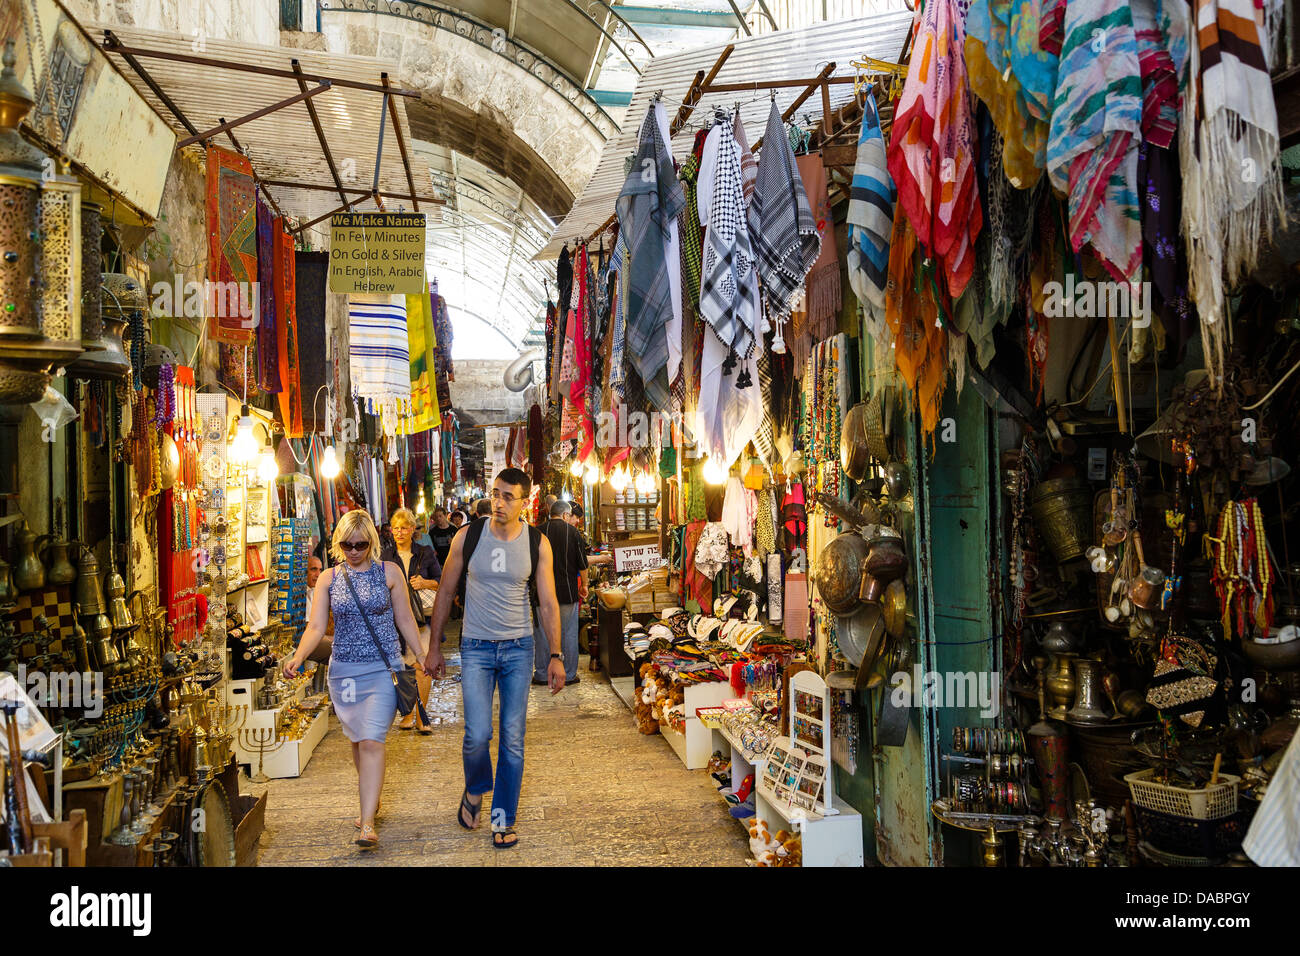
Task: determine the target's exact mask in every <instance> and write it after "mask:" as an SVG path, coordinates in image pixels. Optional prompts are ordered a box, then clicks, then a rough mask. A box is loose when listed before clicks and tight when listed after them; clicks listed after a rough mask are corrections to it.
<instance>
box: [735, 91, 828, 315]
mask: <svg viewBox="0 0 1300 956" xmlns="http://www.w3.org/2000/svg"><path fill="white" fill-rule="evenodd" d="M763 147H764V148H763V153H762V155H761V156H760V157H759V160H758V178H757V181H756V184H755V189H754V198H753V199H752V200H751V202H750V206H749V235H750V240H751V242H752V243H753V246H754V255H755V257H756V258H757V261H758V273H759V275H760V276H761V277H762V279H763V289H762V291H763V303H764V306H765V307H766V309H767V313H768V315H770V316H771V317H772V318H773V320H774V321H778V322H779V321H781V320H782V319H785V318H786V317H787V316H789V314H790V300H791V299H793V298H794V296H795V293H796V292H798V291H799V290H800V289H801V288H802V287H803V284H804V280H805V279H806V278H807V276H808V273H809V271H810V270H811V269H812V267H813V264H814V263H815V262H816V261H817V256H818V254H819V253H820V252H821V234H820V233H819V232H818V231H817V221H816V220H815V219H814V218H813V214H812V209H811V207H810V206H809V205H808V194H807V192H806V191H805V190H804V187H803V183H802V182H801V180H800V177H799V167H798V164H797V163H796V162H795V156H794V151H793V150H791V149H790V141H789V140H788V139H787V138H786V135H785V124H784V123H783V122H782V121H781V113H780V111H779V110H778V109H777V108H776V101H775V100H773V102H772V109H771V110H770V111H769V113H768V117H767V131H766V132H765V133H764V134H763Z"/></svg>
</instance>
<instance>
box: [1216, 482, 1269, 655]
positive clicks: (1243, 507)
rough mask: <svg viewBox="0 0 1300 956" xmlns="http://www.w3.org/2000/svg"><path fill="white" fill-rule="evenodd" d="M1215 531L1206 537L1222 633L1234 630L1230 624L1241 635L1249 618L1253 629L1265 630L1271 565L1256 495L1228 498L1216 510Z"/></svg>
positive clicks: (1261, 631)
mask: <svg viewBox="0 0 1300 956" xmlns="http://www.w3.org/2000/svg"><path fill="white" fill-rule="evenodd" d="M1216 531H1217V536H1216V537H1213V538H1210V537H1208V536H1207V541H1208V543H1209V546H1210V548H1211V553H1212V556H1213V559H1214V571H1213V579H1214V585H1215V590H1216V591H1217V592H1218V596H1219V606H1220V607H1221V608H1222V612H1223V617H1222V623H1223V633H1224V636H1225V637H1227V636H1229V635H1231V634H1233V633H1234V630H1233V628H1234V625H1235V628H1236V630H1235V633H1236V634H1237V635H1238V636H1244V635H1245V634H1246V633H1247V632H1248V631H1249V630H1250V625H1251V623H1252V622H1253V624H1254V629H1255V632H1256V633H1258V634H1267V633H1268V630H1269V628H1270V627H1272V624H1273V568H1272V562H1271V559H1270V558H1269V553H1268V541H1267V539H1266V538H1265V536H1264V514H1263V511H1262V510H1261V509H1260V507H1259V499H1257V498H1247V499H1246V500H1245V501H1229V502H1228V503H1227V504H1226V505H1224V506H1223V510H1222V511H1221V512H1220V513H1219V521H1218V525H1217V528H1216Z"/></svg>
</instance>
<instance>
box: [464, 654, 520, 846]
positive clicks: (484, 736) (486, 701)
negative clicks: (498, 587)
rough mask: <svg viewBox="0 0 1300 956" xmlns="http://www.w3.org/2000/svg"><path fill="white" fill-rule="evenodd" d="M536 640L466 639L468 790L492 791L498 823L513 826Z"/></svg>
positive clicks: (472, 792)
mask: <svg viewBox="0 0 1300 956" xmlns="http://www.w3.org/2000/svg"><path fill="white" fill-rule="evenodd" d="M532 666H533V639H532V638H531V637H521V638H516V639H515V640H513V641H479V640H475V639H473V638H461V642H460V688H461V696H462V697H463V699H464V701H465V742H464V744H463V745H462V746H461V757H462V759H463V760H464V763H465V789H466V790H468V791H469V794H470V796H471V797H473V796H477V795H478V794H482V793H487V792H488V791H489V790H491V791H492V814H491V816H490V818H489V819H490V820H491V821H492V824H493V826H514V823H515V812H516V811H517V810H518V809H519V789H520V786H521V785H522V783H523V779H524V722H525V718H526V717H527V716H528V691H529V689H530V687H531V677H532V675H531V674H530V673H529V671H530V670H531V669H532ZM498 687H499V688H500V690H501V744H500V747H499V748H498V753H497V774H496V785H495V786H493V783H492V753H491V751H490V750H489V748H488V745H489V744H490V743H491V742H492V695H493V693H494V691H495V690H496V689H497V688H498Z"/></svg>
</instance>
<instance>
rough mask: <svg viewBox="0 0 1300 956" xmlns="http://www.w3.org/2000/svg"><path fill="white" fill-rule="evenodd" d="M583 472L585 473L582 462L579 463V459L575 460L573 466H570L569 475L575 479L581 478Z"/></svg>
mask: <svg viewBox="0 0 1300 956" xmlns="http://www.w3.org/2000/svg"><path fill="white" fill-rule="evenodd" d="M582 472H583V466H582V462H580V461H578V459H576V458H575V459H573V464H571V465H570V466H569V474H571V475H572V476H573V477H574V478H581V477H582Z"/></svg>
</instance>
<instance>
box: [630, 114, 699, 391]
mask: <svg viewBox="0 0 1300 956" xmlns="http://www.w3.org/2000/svg"><path fill="white" fill-rule="evenodd" d="M685 205H686V196H685V194H684V193H683V192H682V187H681V183H679V182H678V181H677V171H676V170H675V169H674V168H673V159H672V155H671V154H670V153H669V152H668V145H667V144H666V143H664V142H663V139H662V137H661V136H660V134H659V124H658V123H657V122H656V121H655V116H654V112H653V110H652V109H651V110H647V111H646V118H645V120H644V122H642V124H641V135H640V139H639V142H638V145H637V152H636V155H635V157H634V159H633V163H632V167H631V170H630V172H629V174H628V177H627V180H626V181H625V182H624V183H623V189H622V192H620V193H619V197H618V203H617V206H616V210H617V213H618V227H619V235H620V236H624V237H626V239H627V242H628V251H629V252H630V253H631V262H630V264H629V267H628V293H627V297H626V298H627V332H626V334H627V343H626V347H627V351H628V354H629V355H630V356H631V359H632V362H633V364H634V365H635V367H636V371H637V373H638V374H639V375H640V376H641V381H642V383H643V385H644V388H645V394H646V398H648V399H649V401H650V402H651V404H652V405H653V406H654V407H655V408H659V409H666V408H667V407H668V379H667V366H668V336H667V332H666V330H667V328H668V325H669V324H670V322H672V321H673V318H674V316H673V306H672V298H671V280H670V278H669V275H668V270H669V269H670V268H671V269H679V268H680V262H671V263H670V262H668V261H666V259H665V256H664V251H665V248H666V245H667V241H668V236H669V225H670V224H671V223H673V222H674V221H675V220H676V218H677V214H678V213H679V212H681V211H682V208H683V207H684V206H685Z"/></svg>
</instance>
